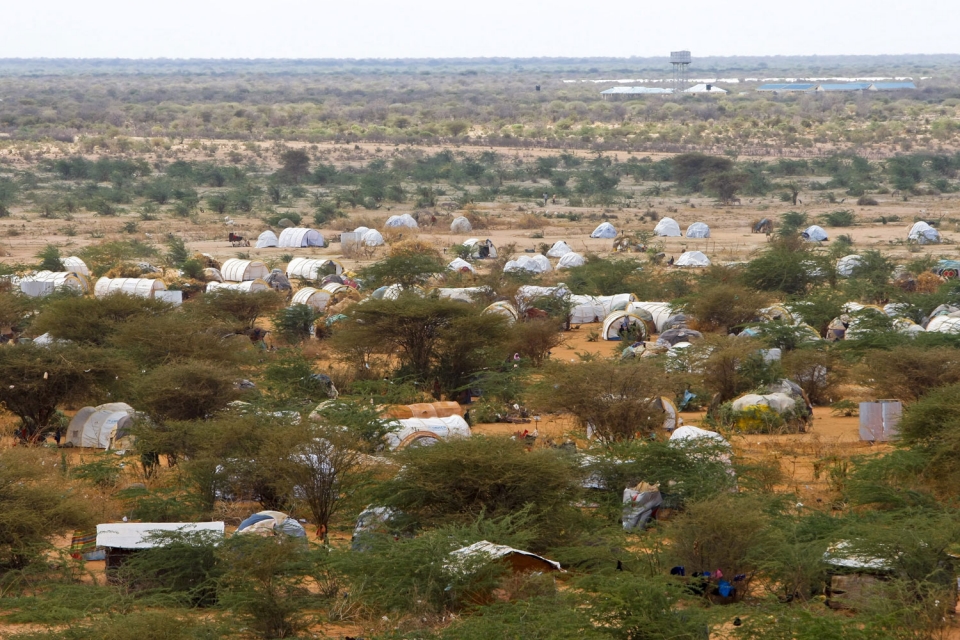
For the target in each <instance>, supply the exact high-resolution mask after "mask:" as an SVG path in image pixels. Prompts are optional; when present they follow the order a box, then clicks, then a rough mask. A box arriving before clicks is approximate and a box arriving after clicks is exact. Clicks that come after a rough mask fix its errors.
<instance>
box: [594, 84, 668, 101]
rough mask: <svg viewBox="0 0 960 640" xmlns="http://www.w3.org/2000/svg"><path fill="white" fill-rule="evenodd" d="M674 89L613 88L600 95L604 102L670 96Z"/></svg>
mask: <svg viewBox="0 0 960 640" xmlns="http://www.w3.org/2000/svg"><path fill="white" fill-rule="evenodd" d="M672 93H673V89H664V88H662V87H612V88H610V89H607V90H606V91H601V92H600V95H601V96H603V99H604V100H610V99H613V100H617V99H626V100H629V99H630V98H639V97H642V96H651V95H652V96H658V95H670V94H672Z"/></svg>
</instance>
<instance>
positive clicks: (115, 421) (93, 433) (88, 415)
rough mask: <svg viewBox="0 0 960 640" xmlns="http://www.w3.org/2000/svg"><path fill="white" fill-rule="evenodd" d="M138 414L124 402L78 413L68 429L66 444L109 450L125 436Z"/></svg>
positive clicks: (84, 408) (81, 410)
mask: <svg viewBox="0 0 960 640" xmlns="http://www.w3.org/2000/svg"><path fill="white" fill-rule="evenodd" d="M135 415H136V412H135V411H134V410H133V407H131V406H130V405H128V404H126V403H123V402H110V403H108V404H101V405H100V406H97V407H83V408H82V409H80V410H79V411H77V413H76V415H74V416H73V418H72V419H71V420H70V425H69V426H68V427H67V433H66V439H65V444H67V445H68V446H74V447H87V448H90V449H109V448H111V446H112V445H113V443H114V441H115V440H116V439H117V438H118V437H122V436H123V435H124V431H125V430H126V429H128V428H129V427H130V426H131V425H132V423H133V418H134V416H135Z"/></svg>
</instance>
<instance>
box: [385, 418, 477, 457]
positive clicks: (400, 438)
mask: <svg viewBox="0 0 960 640" xmlns="http://www.w3.org/2000/svg"><path fill="white" fill-rule="evenodd" d="M389 424H390V425H391V426H397V427H398V428H397V429H396V431H393V432H391V433H388V434H387V435H386V436H385V440H386V442H387V446H388V447H390V449H396V448H397V447H399V446H400V445H401V444H403V443H404V442H405V441H407V440H408V439H409V438H410V437H411V436H413V435H415V434H417V433H421V432H427V433H431V434H433V435H435V436H437V437H438V438H440V439H441V440H447V439H450V438H469V437H470V425H468V424H467V421H466V420H464V419H463V418H462V417H461V416H450V417H448V418H407V419H405V420H392V421H391V422H390V423H389Z"/></svg>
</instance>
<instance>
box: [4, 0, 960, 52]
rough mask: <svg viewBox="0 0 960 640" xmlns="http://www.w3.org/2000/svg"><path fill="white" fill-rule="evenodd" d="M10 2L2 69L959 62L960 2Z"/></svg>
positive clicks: (681, 0)
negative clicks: (828, 58)
mask: <svg viewBox="0 0 960 640" xmlns="http://www.w3.org/2000/svg"><path fill="white" fill-rule="evenodd" d="M4 5H5V6H4V7H3V10H2V14H0V15H2V18H0V28H2V37H0V57H3V58H14V57H16V58H32V57H71V58H74V57H76V58H107V57H111V58H112V57H122V58H155V57H167V58H400V57H475V56H507V57H534V56H576V57H580V56H631V55H635V56H656V55H666V54H667V53H668V52H669V51H671V50H674V49H690V50H691V51H693V53H694V56H696V55H697V54H699V55H778V54H780V55H790V54H794V55H796V54H824V55H827V54H884V53H892V54H896V53H957V52H958V51H960V44H958V42H960V39H958V34H957V31H958V27H960V0H918V1H915V2H904V0H795V1H793V2H784V1H782V0H726V1H724V0H676V1H675V2H668V1H666V0H658V1H656V2H651V1H650V0H608V1H606V2H598V1H596V0H592V1H591V0H588V1H583V0H577V1H574V0H554V1H553V2H545V1H543V0H541V1H533V0H481V1H479V2H449V1H448V2H441V1H440V0H407V1H405V2H404V1H402V0H344V1H342V2H329V0H266V1H264V0H261V1H259V2H254V1H253V0H230V1H227V0H159V1H157V2H143V1H139V2H138V1H131V0H122V1H121V0H86V1H83V2H81V1H78V0H47V1H46V2H38V3H32V2H12V1H10V2H5V3H4ZM679 8H682V9H683V11H682V13H681V12H680V11H679V10H678V9H679Z"/></svg>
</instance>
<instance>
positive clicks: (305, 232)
mask: <svg viewBox="0 0 960 640" xmlns="http://www.w3.org/2000/svg"><path fill="white" fill-rule="evenodd" d="M277 246H278V247H287V248H294V249H295V248H299V247H322V246H324V242H323V234H321V233H320V232H319V231H317V230H316V229H307V228H306V227H291V228H289V229H284V230H283V231H281V232H280V238H279V239H278V242H277Z"/></svg>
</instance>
